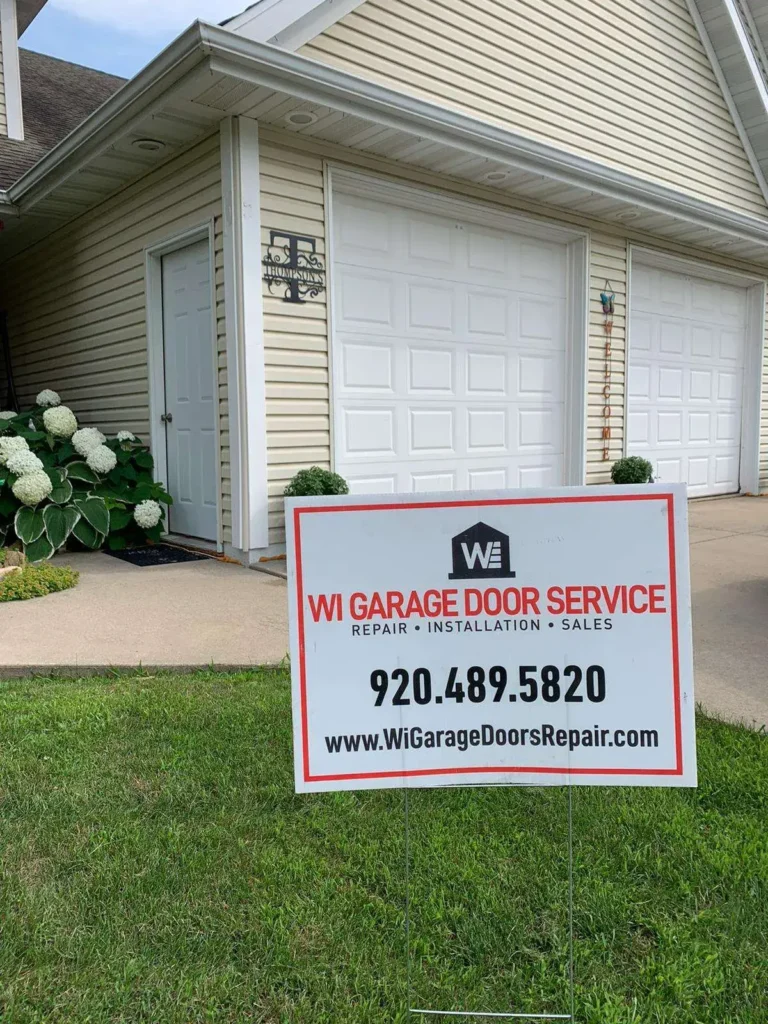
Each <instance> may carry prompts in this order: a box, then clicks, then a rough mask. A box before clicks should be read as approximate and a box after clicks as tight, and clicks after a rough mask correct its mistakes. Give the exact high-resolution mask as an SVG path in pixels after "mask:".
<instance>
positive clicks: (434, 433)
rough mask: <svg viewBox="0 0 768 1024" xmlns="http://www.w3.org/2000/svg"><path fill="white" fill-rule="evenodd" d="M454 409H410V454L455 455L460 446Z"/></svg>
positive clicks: (420, 455) (420, 456)
mask: <svg viewBox="0 0 768 1024" xmlns="http://www.w3.org/2000/svg"><path fill="white" fill-rule="evenodd" d="M456 419H457V417H456V411H455V410H454V409H452V408H451V409H436V408H422V409H418V408H413V407H411V408H410V409H409V422H408V454H409V455H412V456H415V457H416V458H423V457H424V456H425V455H427V454H430V455H454V454H455V452H456V449H457V446H458V439H457V436H456V433H457V429H458V424H457V422H456Z"/></svg>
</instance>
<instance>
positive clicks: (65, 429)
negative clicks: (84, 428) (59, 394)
mask: <svg viewBox="0 0 768 1024" xmlns="http://www.w3.org/2000/svg"><path fill="white" fill-rule="evenodd" d="M43 423H44V424H45V429H46V430H47V431H48V433H49V434H53V436H54V437H72V435H73V434H74V433H75V431H76V430H77V419H76V418H75V414H74V413H73V412H72V410H71V409H68V408H67V406H66V405H57V406H54V408H53V409H46V410H45V412H44V413H43Z"/></svg>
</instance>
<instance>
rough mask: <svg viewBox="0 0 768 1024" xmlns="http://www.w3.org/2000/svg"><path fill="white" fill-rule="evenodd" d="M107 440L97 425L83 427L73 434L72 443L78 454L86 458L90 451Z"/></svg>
mask: <svg viewBox="0 0 768 1024" xmlns="http://www.w3.org/2000/svg"><path fill="white" fill-rule="evenodd" d="M106 440H107V439H106V437H104V435H103V434H102V432H101V431H100V430H98V429H97V428H96V427H83V428H82V430H78V431H77V432H76V433H75V434H74V435H73V437H72V444H73V446H74V449H75V451H76V452H77V454H78V455H82V456H83V458H85V457H86V456H87V455H88V453H89V452H91V451H93V449H94V448H98V447H99V445H101V444H104V442H105V441H106Z"/></svg>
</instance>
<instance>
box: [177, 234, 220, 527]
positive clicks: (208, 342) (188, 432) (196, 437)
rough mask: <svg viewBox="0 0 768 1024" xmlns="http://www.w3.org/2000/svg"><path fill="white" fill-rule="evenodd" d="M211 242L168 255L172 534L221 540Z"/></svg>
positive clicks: (201, 243) (204, 242) (198, 243)
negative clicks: (209, 248)
mask: <svg viewBox="0 0 768 1024" xmlns="http://www.w3.org/2000/svg"><path fill="white" fill-rule="evenodd" d="M212 316H213V313H212V310H211V267H210V257H209V250H208V242H207V241H202V242H196V243H195V244H194V245H189V246H187V247H186V248H184V249H179V250H177V251H176V252H172V253H169V254H168V255H167V256H163V346H164V356H165V419H166V445H167V461H168V489H169V493H170V495H171V497H172V498H173V505H172V507H171V510H170V517H169V529H170V532H171V533H178V534H182V535H183V536H187V537H198V538H200V539H202V540H212V541H215V540H216V536H217V492H218V479H217V470H216V402H215V395H216V387H215V377H214V353H213V320H212Z"/></svg>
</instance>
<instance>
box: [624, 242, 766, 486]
mask: <svg viewBox="0 0 768 1024" xmlns="http://www.w3.org/2000/svg"><path fill="white" fill-rule="evenodd" d="M627 250H628V251H627V323H626V341H625V352H624V381H625V387H624V431H623V438H622V455H624V456H626V454H627V423H628V416H629V365H630V354H631V346H632V337H631V336H632V326H631V325H632V268H633V266H634V265H635V264H636V263H639V264H643V265H645V266H651V267H653V268H655V269H657V270H669V271H670V272H671V273H675V274H688V275H689V276H691V277H699V278H702V279H703V280H705V281H717V282H720V283H721V284H730V285H735V286H737V287H741V288H744V290H745V291H746V296H747V325H746V352H745V359H744V385H743V390H742V403H741V451H740V463H739V491H738V493H739V494H759V493H760V417H761V404H762V387H763V357H764V351H765V331H766V284H767V283H768V282H766V279H765V278H760V277H757V276H755V275H752V274H742V273H741V272H739V271H735V270H728V269H725V268H723V267H720V266H717V265H716V264H712V263H707V262H706V261H702V260H696V259H689V258H686V257H683V256H672V255H670V254H669V253H665V252H659V251H657V250H655V249H648V248H646V247H645V246H640V245H633V244H632V243H630V244H629V245H628V246H627ZM717 496H718V495H716V497H717Z"/></svg>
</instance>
